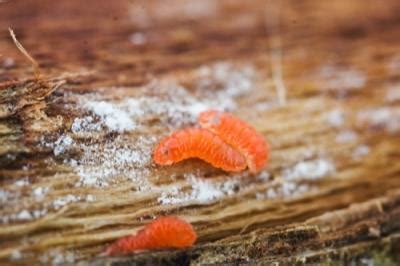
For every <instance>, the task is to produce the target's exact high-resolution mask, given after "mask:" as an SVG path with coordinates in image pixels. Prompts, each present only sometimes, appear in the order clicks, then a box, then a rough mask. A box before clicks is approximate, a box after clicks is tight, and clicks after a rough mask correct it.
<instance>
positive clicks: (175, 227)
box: [103, 216, 197, 256]
mask: <svg viewBox="0 0 400 266" xmlns="http://www.w3.org/2000/svg"><path fill="white" fill-rule="evenodd" d="M196 239H197V235H196V232H195V231H194V229H193V227H192V225H191V224H190V223H187V222H186V221H183V220H181V219H178V218H176V217H173V216H166V217H160V218H158V219H156V220H154V221H152V222H151V223H149V224H148V225H146V226H145V227H144V228H143V229H142V230H140V231H139V232H138V233H137V234H136V235H130V236H126V237H122V238H120V239H118V240H117V241H116V242H114V243H113V244H111V245H110V246H109V247H108V248H107V249H106V250H105V252H104V253H103V254H104V255H107V256H115V255H119V254H127V253H132V252H135V251H139V250H148V249H162V248H186V247H191V246H192V245H193V244H194V242H195V241H196Z"/></svg>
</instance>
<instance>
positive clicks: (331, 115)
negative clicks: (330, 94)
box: [325, 109, 345, 127]
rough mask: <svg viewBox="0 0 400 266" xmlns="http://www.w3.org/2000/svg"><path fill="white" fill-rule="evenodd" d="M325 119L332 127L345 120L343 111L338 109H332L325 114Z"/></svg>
mask: <svg viewBox="0 0 400 266" xmlns="http://www.w3.org/2000/svg"><path fill="white" fill-rule="evenodd" d="M325 119H326V121H327V122H328V123H329V124H331V125H332V126H334V127H340V126H342V125H343V124H344V122H345V115H344V112H343V111H342V110H340V109H334V110H332V111H330V112H328V113H326V115H325Z"/></svg>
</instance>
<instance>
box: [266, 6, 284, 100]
mask: <svg viewBox="0 0 400 266" xmlns="http://www.w3.org/2000/svg"><path fill="white" fill-rule="evenodd" d="M268 7H270V8H271V7H275V8H271V10H273V11H274V10H275V12H276V14H274V13H273V12H271V13H268V14H266V15H265V18H266V19H265V22H266V28H267V30H268V32H269V34H270V35H271V38H270V39H271V41H270V58H271V68H272V80H273V82H274V84H275V88H276V94H277V98H278V102H279V105H281V106H283V105H285V104H286V91H287V88H286V86H285V83H284V81H283V71H282V42H281V37H280V19H281V6H280V2H279V1H277V2H276V1H270V3H269V5H268ZM265 13H267V11H266V12H265ZM274 35H276V36H274Z"/></svg>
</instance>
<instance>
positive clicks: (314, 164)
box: [282, 159, 335, 181]
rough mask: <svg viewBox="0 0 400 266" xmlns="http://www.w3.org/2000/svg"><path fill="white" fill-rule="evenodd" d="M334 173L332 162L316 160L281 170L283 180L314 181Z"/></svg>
mask: <svg viewBox="0 0 400 266" xmlns="http://www.w3.org/2000/svg"><path fill="white" fill-rule="evenodd" d="M334 171H335V165H334V164H333V163H332V161H328V160H325V159H317V160H313V161H304V162H298V163H297V164H295V165H294V166H293V167H291V168H288V169H284V170H283V174H282V175H283V178H284V179H285V180H292V181H294V180H296V181H298V180H315V179H319V178H322V177H325V176H327V175H330V174H332V173H333V172H334Z"/></svg>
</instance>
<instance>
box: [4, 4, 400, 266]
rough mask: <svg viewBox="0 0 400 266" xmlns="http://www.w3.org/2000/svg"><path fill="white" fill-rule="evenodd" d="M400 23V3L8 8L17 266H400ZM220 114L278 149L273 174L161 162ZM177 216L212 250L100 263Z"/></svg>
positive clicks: (10, 240)
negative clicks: (121, 240)
mask: <svg viewBox="0 0 400 266" xmlns="http://www.w3.org/2000/svg"><path fill="white" fill-rule="evenodd" d="M399 14H400V2H398V1H396V0H390V1H373V0H369V1H362V0H354V1H347V0H339V1H312V0H308V1H282V2H277V1H233V0H223V1H211V0H206V1H195V0H193V1H186V0H185V1H184V0H167V1H75V0H71V1H50V0H49V1H43V0H41V1H31V0H9V1H1V2H0V36H1V38H0V54H1V57H0V81H1V84H0V186H1V187H0V218H1V221H0V222H1V224H0V264H3V263H4V264H27V263H30V264H32V263H33V264H68V263H78V262H79V263H82V264H96V265H98V264H99V265H100V264H104V263H111V264H112V263H125V264H133V263H138V264H155V263H164V264H167V263H171V264H193V265H196V264H198V265H204V264H222V263H232V264H250V265H254V264H260V265H265V264H270V263H272V262H279V263H282V264H305V263H326V264H334V263H350V262H356V263H363V262H368V261H378V262H381V263H386V264H390V263H393V265H394V263H395V261H396V259H398V254H399V250H400V249H399V247H400V245H399V229H400V180H399V175H400V162H399V157H400V153H399V148H400V140H399V132H400V105H399V103H400V45H399V36H400V35H399V33H400V15H399ZM8 27H11V28H12V29H13V30H14V32H15V33H16V35H17V38H18V39H19V41H20V42H21V43H22V44H23V45H24V47H25V48H26V49H27V50H28V51H29V52H30V53H31V55H32V56H33V57H34V58H35V59H36V60H37V61H38V63H39V64H40V70H41V79H40V80H36V79H35V78H34V75H33V69H32V66H31V65H30V63H29V61H27V59H26V58H25V57H24V56H23V55H22V54H21V53H20V52H19V51H18V49H17V48H16V46H15V45H14V43H13V41H12V39H11V37H10V36H9V32H8ZM277 40H280V41H281V46H280V47H281V53H282V68H281V70H282V73H283V82H284V84H285V87H286V93H287V99H286V103H284V104H279V102H278V99H277V94H276V83H275V82H274V79H273V77H274V69H276V67H277V65H276V63H277V61H276V60H275V61H274V60H271V53H272V52H271V51H274V50H273V49H272V50H271V44H274V43H276V41H277ZM278 69H279V68H278ZM275 77H276V76H275ZM138 102H139V103H140V104H141V105H140V106H139V107H135V105H134V104H137V103H138ZM205 106H206V107H207V106H210V107H226V108H228V110H230V111H232V112H234V113H235V114H236V115H238V116H239V117H241V118H243V119H244V120H246V121H248V122H249V123H250V124H252V125H253V126H254V127H255V128H256V129H257V130H259V131H260V132H261V133H263V134H264V135H265V137H266V138H267V139H268V140H269V142H270V144H271V149H272V152H271V160H270V163H269V165H268V166H267V168H266V169H265V170H264V171H263V172H261V173H260V174H258V175H251V174H249V173H247V172H244V173H241V174H230V173H224V172H222V171H219V170H216V169H213V168H212V167H211V166H209V165H207V164H206V163H203V162H200V161H198V160H189V161H186V162H183V163H180V164H177V165H174V166H171V167H157V166H155V165H154V164H152V162H151V160H150V161H149V155H150V154H151V151H152V148H153V147H154V145H155V143H156V141H157V140H158V139H160V138H161V137H162V136H164V135H166V134H168V133H169V132H171V131H172V130H175V129H177V128H181V127H185V126H188V125H192V124H193V121H194V120H193V119H194V117H195V115H194V114H195V113H196V112H197V111H198V110H199V108H203V107H205ZM110 109H111V111H109V110H110ZM141 110H148V112H147V111H146V112H144V113H141ZM102 112H103V113H104V112H106V113H105V114H104V116H101V113H102ZM125 115H127V116H128V118H127V121H128V122H126V120H123V119H124V118H126V117H125ZM87 117H91V118H93V119H94V122H93V121H92V122H91V123H89V125H86V128H84V130H83V131H82V130H81V131H79V130H77V129H76V128H75V127H74V125H75V126H76V125H77V124H76V123H77V121H82V120H77V119H84V118H87ZM107 119H111V120H107ZM121 119H122V120H121ZM120 121H122V124H121V122H120ZM130 122H132V123H134V125H135V126H136V125H139V126H137V127H135V128H134V129H132V128H131V127H130V124H129V123H130ZM113 123H114V124H113ZM115 123H117V124H115ZM80 125H81V126H82V125H83V124H82V123H81V124H80ZM90 126H98V127H99V128H96V129H93V128H90V129H88V127H90ZM113 126H115V128H114V129H116V130H113ZM132 127H133V125H132ZM121 128H123V129H124V128H125V129H126V130H121ZM132 151H135V153H133V154H132V153H131V152H132ZM118 156H121V157H118ZM107 171H108V172H107ZM85 177H86V179H85ZM91 178H92V179H91ZM92 181H94V182H97V183H96V184H92V183H91V182H92ZM89 183H90V184H89ZM105 183H107V184H105ZM196 193H197V194H196ZM201 193H203V194H201ZM166 199H170V200H172V203H171V204H166ZM166 214H170V215H177V216H179V217H181V218H183V219H185V220H187V221H189V222H191V223H192V224H193V226H194V227H195V229H196V231H197V233H198V236H199V239H198V242H197V243H196V246H195V247H193V248H192V249H188V250H179V251H157V252H146V253H142V254H137V255H133V256H128V257H120V258H112V259H108V258H101V257H99V256H98V254H100V252H101V251H102V250H103V249H104V247H106V245H108V244H109V243H111V242H112V241H113V240H114V239H116V238H118V237H120V236H123V235H126V234H130V233H133V232H135V231H136V230H137V229H139V228H140V227H141V226H142V225H143V224H145V223H147V222H148V221H150V220H151V219H153V217H155V216H159V215H166Z"/></svg>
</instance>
